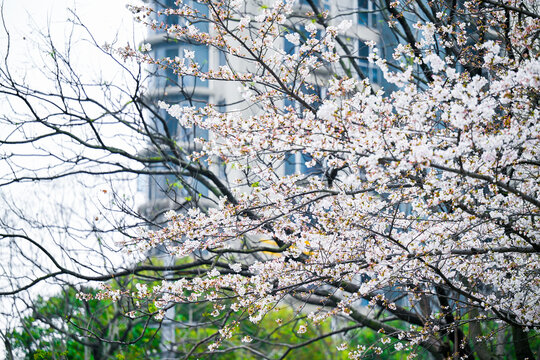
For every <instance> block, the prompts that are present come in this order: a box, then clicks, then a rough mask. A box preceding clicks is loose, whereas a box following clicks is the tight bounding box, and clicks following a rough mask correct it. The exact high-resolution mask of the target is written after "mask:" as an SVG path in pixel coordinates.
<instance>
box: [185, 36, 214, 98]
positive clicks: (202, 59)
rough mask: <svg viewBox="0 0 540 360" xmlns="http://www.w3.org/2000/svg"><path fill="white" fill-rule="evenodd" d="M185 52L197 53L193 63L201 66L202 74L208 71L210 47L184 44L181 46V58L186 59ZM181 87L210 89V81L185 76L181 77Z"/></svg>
mask: <svg viewBox="0 0 540 360" xmlns="http://www.w3.org/2000/svg"><path fill="white" fill-rule="evenodd" d="M184 50H186V51H193V52H194V53H195V57H194V58H193V61H194V62H196V63H197V64H199V70H200V71H202V72H207V71H208V65H209V49H208V46H206V45H201V44H190V43H182V44H181V45H180V56H181V57H184ZM186 60H187V59H186ZM186 64H187V63H186ZM180 85H182V86H184V87H192V88H193V87H195V86H201V87H208V81H202V80H201V79H199V78H197V77H195V76H192V75H184V76H182V77H181V82H180Z"/></svg>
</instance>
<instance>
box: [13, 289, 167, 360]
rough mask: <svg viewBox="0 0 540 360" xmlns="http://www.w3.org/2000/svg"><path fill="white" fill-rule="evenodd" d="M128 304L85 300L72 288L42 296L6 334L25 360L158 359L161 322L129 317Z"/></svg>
mask: <svg viewBox="0 0 540 360" xmlns="http://www.w3.org/2000/svg"><path fill="white" fill-rule="evenodd" d="M85 292H87V293H94V294H95V293H96V292H97V291H96V290H91V289H85ZM126 306H128V307H129V305H127V304H122V303H116V302H112V301H97V300H94V301H88V302H85V301H82V300H80V299H79V298H78V297H77V291H76V290H75V289H73V288H69V289H67V290H66V291H64V292H63V293H61V294H59V295H57V296H53V297H50V298H48V299H45V298H43V297H39V298H38V299H36V300H35V302H34V303H33V312H32V314H31V315H29V316H25V317H23V318H22V319H21V324H20V327H19V329H17V330H13V331H12V332H10V333H8V334H7V336H6V337H7V339H8V341H10V343H11V346H12V351H13V352H14V353H15V354H18V356H19V357H20V358H24V359H95V360H97V359H139V358H145V359H151V358H155V356H156V353H157V352H158V351H159V344H160V336H159V334H158V333H157V332H156V330H157V329H156V325H155V324H154V326H152V327H150V328H149V327H148V325H149V324H148V323H147V322H146V321H144V320H141V319H138V320H134V319H129V318H127V317H125V316H124V312H125V311H126V308H125V307H126ZM135 341H136V343H135V344H132V345H129V346H128V345H122V344H123V343H132V342H135Z"/></svg>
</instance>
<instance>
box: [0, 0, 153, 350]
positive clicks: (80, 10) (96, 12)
mask: <svg viewBox="0 0 540 360" xmlns="http://www.w3.org/2000/svg"><path fill="white" fill-rule="evenodd" d="M127 2H128V1H127V0H0V4H2V5H3V18H4V20H5V25H6V27H7V29H8V31H9V33H10V39H11V41H10V44H11V48H10V61H9V64H10V69H11V71H15V75H16V77H19V78H20V77H21V76H22V77H24V79H25V82H26V83H27V84H28V85H30V86H31V87H38V88H42V87H47V86H48V84H47V82H46V81H44V79H43V77H42V76H41V73H42V71H41V70H42V66H43V65H42V64H43V60H42V58H43V56H47V52H46V51H45V49H46V46H44V45H43V38H42V34H48V33H49V34H50V36H51V39H52V41H53V43H54V44H55V46H57V47H58V48H60V49H62V47H63V45H64V44H65V43H66V40H67V38H68V37H69V36H70V34H71V35H72V43H73V44H75V45H76V51H74V53H73V54H72V56H73V57H72V58H73V59H74V60H76V62H77V64H75V65H76V68H77V69H78V70H79V71H80V70H81V69H84V72H86V73H87V74H88V75H89V76H91V77H94V76H103V77H105V78H110V79H114V73H111V71H114V70H111V69H110V68H107V65H103V63H101V62H100V61H99V59H98V58H97V57H96V56H94V55H95V48H94V47H93V46H91V45H90V44H88V42H86V41H81V36H82V35H83V33H82V32H81V31H80V29H79V30H77V31H75V32H72V29H73V27H72V24H71V23H70V22H69V21H68V20H69V19H73V15H72V14H71V12H70V10H73V11H74V12H75V13H76V14H77V15H78V16H79V18H80V20H81V22H82V23H83V24H84V25H85V26H86V27H87V28H88V30H89V32H90V33H91V34H92V36H93V37H94V38H95V39H96V42H97V44H99V45H103V44H105V43H109V44H111V43H114V42H115V41H116V45H117V46H121V45H126V43H130V44H132V45H136V44H138V43H139V42H140V41H141V40H142V39H143V38H144V36H145V34H146V33H147V30H146V29H145V28H144V27H142V26H141V25H138V24H134V22H133V21H132V14H131V13H130V12H129V11H128V10H127V9H126V3H127ZM130 2H131V3H137V1H136V0H135V1H134V0H132V1H130ZM85 37H86V38H88V36H87V35H85ZM6 39H7V36H6V33H5V31H4V29H2V28H1V24H0V58H1V61H3V59H4V57H5V53H6ZM0 100H1V99H0ZM2 111H8V109H7V108H6V106H5V105H4V104H2V102H1V101H0V112H2ZM0 131H1V129H0ZM0 153H1V151H0ZM0 167H1V166H0ZM73 190H74V189H72V191H73ZM96 191H97V190H96ZM55 197H58V195H55ZM0 306H2V304H1V303H0ZM1 323H2V319H0V325H1ZM3 354H4V349H3V343H2V342H0V358H1V357H2V356H3Z"/></svg>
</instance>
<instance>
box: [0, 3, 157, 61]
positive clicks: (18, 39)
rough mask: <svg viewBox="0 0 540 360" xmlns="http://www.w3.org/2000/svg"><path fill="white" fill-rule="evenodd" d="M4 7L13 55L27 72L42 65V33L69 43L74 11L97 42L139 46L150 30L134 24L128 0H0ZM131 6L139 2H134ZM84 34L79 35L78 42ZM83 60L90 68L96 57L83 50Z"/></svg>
mask: <svg viewBox="0 0 540 360" xmlns="http://www.w3.org/2000/svg"><path fill="white" fill-rule="evenodd" d="M0 2H1V3H3V7H4V9H3V10H4V11H3V12H4V20H5V22H6V25H7V27H8V30H9V31H10V35H11V56H12V64H13V60H16V62H17V64H18V66H19V67H21V68H25V71H28V69H29V68H30V69H31V68H32V67H33V66H35V65H36V63H38V61H36V56H40V55H39V54H38V53H36V50H38V49H37V46H36V44H39V42H40V41H41V40H40V39H39V34H40V33H49V32H50V34H51V37H52V39H53V41H54V42H55V43H56V44H57V46H61V45H62V44H63V43H65V41H66V39H67V37H68V36H69V35H70V32H71V28H72V27H71V24H70V22H69V21H68V20H69V19H72V18H73V15H72V14H71V13H70V11H74V12H75V13H76V14H77V15H78V16H79V18H80V19H81V22H82V23H83V24H84V25H86V26H87V27H88V29H89V30H90V32H91V33H92V35H93V36H94V37H95V39H96V40H97V43H98V44H100V45H102V44H104V43H111V42H113V41H114V40H115V38H118V44H119V45H120V44H121V45H125V44H126V42H130V43H134V42H135V43H136V42H139V41H140V40H142V38H143V36H144V34H145V33H146V30H145V29H144V28H142V27H141V26H140V25H134V23H133V21H132V17H131V13H130V12H129V11H128V10H127V9H126V3H128V1H127V0H0ZM130 3H137V1H133V0H131V1H130ZM78 36H80V33H75V36H74V38H75V40H77V37H78ZM5 38H6V35H5V33H4V31H2V32H1V33H0V42H1V45H2V48H0V55H2V57H3V56H4V53H5V46H4V44H5ZM78 54H79V58H80V59H81V61H86V62H87V63H88V66H94V67H95V66H98V67H99V64H95V63H92V61H91V60H92V58H91V57H88V56H85V53H84V50H83V49H78Z"/></svg>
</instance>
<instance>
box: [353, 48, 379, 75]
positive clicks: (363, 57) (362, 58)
mask: <svg viewBox="0 0 540 360" xmlns="http://www.w3.org/2000/svg"><path fill="white" fill-rule="evenodd" d="M369 52H370V50H369V47H368V46H367V45H366V44H365V43H364V41H362V40H359V41H358V66H360V70H362V72H363V73H364V75H366V76H367V77H368V78H369V80H370V81H371V83H373V84H378V83H379V80H380V77H379V69H378V68H377V66H376V65H375V64H371V63H370V62H369V60H368V57H369Z"/></svg>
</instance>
